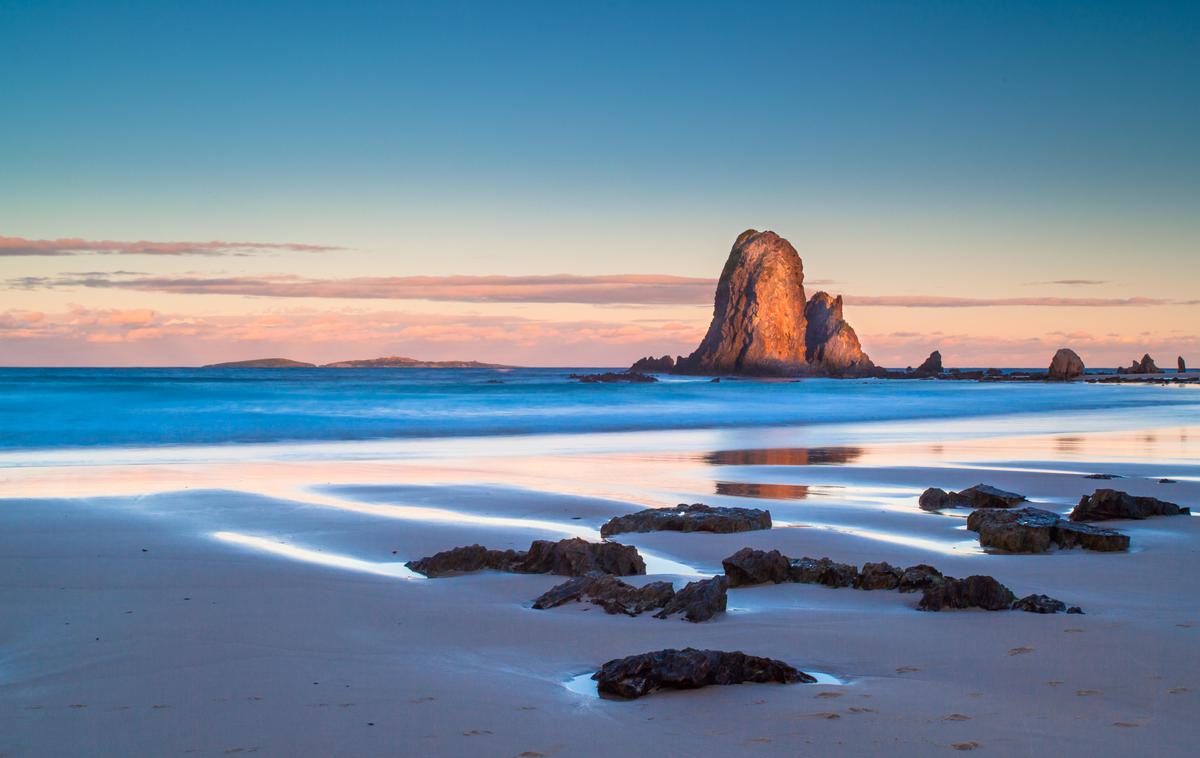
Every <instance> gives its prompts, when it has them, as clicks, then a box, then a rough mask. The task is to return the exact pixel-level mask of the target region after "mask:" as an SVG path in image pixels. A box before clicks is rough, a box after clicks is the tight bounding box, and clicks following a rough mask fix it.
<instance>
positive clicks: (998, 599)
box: [917, 576, 1014, 611]
mask: <svg viewBox="0 0 1200 758" xmlns="http://www.w3.org/2000/svg"><path fill="white" fill-rule="evenodd" d="M1013 599H1014V596H1013V593H1012V590H1010V589H1009V588H1008V587H1005V586H1004V585H1003V584H1001V583H1000V582H998V581H996V580H995V579H993V578H992V577H990V576H968V577H967V578H966V579H954V578H952V577H946V578H945V581H942V582H939V583H938V584H935V585H932V586H930V587H927V588H926V589H925V592H924V594H923V595H922V596H921V602H919V603H917V610H921V611H941V610H946V609H957V608H983V609H984V610H986V611H1005V610H1008V609H1010V608H1012V604H1013Z"/></svg>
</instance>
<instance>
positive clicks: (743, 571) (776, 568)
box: [721, 547, 791, 587]
mask: <svg viewBox="0 0 1200 758" xmlns="http://www.w3.org/2000/svg"><path fill="white" fill-rule="evenodd" d="M721 566H722V568H724V569H725V576H726V577H728V578H729V586H730V587H745V586H748V585H751V584H765V583H767V582H772V583H774V584H779V583H780V582H786V581H790V579H791V576H790V574H789V568H790V566H789V563H788V559H787V557H786V556H785V555H783V554H782V553H780V552H779V551H778V550H771V551H766V550H755V549H754V548H749V547H744V548H742V549H741V550H739V551H737V552H736V553H734V554H733V555H731V556H729V557H728V558H726V559H725V560H723V561H721Z"/></svg>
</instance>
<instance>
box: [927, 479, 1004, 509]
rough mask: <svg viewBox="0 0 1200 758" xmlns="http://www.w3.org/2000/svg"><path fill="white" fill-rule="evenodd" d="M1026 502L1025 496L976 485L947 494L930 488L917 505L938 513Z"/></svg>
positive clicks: (1000, 506) (984, 485) (986, 485)
mask: <svg viewBox="0 0 1200 758" xmlns="http://www.w3.org/2000/svg"><path fill="white" fill-rule="evenodd" d="M1024 501H1025V496H1024V495H1018V494H1017V493H1015V492H1006V491H1005V490H1002V489H999V488H998V487H992V486H991V485H988V484H976V485H975V486H974V487H968V488H967V489H965V490H962V491H961V492H946V491H945V490H943V489H939V488H937V487H930V488H929V489H927V490H925V491H924V492H922V493H921V497H920V499H919V500H918V501H917V504H918V505H919V506H920V507H921V510H925V511H937V510H941V509H943V508H1012V507H1013V506H1016V505H1018V504H1020V503H1022V502H1024Z"/></svg>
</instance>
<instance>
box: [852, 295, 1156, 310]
mask: <svg viewBox="0 0 1200 758" xmlns="http://www.w3.org/2000/svg"><path fill="white" fill-rule="evenodd" d="M845 301H846V304H847V305H856V306H860V307H870V306H882V307H890V308H994V307H1005V306H1041V307H1052V308H1072V307H1074V308H1114V307H1122V306H1149V305H1169V304H1171V303H1172V301H1170V300H1162V299H1158V298H1152V297H1124V298H1108V297H945V296H942V295H882V296H874V297H872V296H864V295H847V296H846V297H845Z"/></svg>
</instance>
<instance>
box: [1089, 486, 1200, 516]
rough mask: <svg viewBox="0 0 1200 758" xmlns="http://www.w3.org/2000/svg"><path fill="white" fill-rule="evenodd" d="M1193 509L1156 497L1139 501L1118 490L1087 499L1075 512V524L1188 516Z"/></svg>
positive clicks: (1097, 492)
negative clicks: (1118, 519)
mask: <svg viewBox="0 0 1200 758" xmlns="http://www.w3.org/2000/svg"><path fill="white" fill-rule="evenodd" d="M1191 512H1192V511H1191V509H1190V508H1186V507H1182V506H1178V505H1176V504H1175V503H1168V502H1167V501H1166V500H1159V499H1158V498H1156V497H1138V496H1136V495H1130V494H1128V493H1126V492H1120V491H1118V490H1107V489H1105V490H1096V491H1095V492H1093V493H1092V494H1091V495H1084V496H1083V497H1082V498H1081V499H1080V500H1079V505H1077V506H1075V510H1073V511H1071V517H1070V518H1071V520H1072V521H1107V520H1108V519H1117V518H1128V519H1144V518H1149V517H1150V516H1186V515H1188V514H1190V513H1191Z"/></svg>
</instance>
